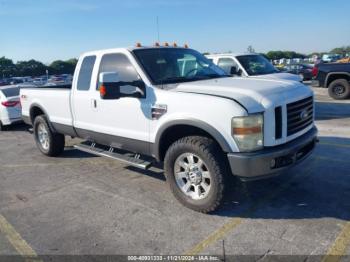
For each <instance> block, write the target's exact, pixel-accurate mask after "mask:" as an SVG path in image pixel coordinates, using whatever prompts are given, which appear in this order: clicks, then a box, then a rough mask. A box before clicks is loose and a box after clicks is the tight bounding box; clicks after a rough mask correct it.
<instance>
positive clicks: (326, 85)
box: [324, 72, 350, 87]
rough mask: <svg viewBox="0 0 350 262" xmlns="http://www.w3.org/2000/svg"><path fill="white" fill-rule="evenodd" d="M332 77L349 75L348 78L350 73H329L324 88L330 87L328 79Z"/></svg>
mask: <svg viewBox="0 0 350 262" xmlns="http://www.w3.org/2000/svg"><path fill="white" fill-rule="evenodd" d="M332 75H347V76H349V77H350V73H348V72H331V73H328V74H327V76H326V79H325V81H324V87H328V86H329V83H328V79H329V77H330V76H332Z"/></svg>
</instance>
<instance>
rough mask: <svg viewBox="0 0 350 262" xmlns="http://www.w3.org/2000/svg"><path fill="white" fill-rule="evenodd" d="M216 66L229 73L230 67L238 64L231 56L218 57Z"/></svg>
mask: <svg viewBox="0 0 350 262" xmlns="http://www.w3.org/2000/svg"><path fill="white" fill-rule="evenodd" d="M218 66H219V67H221V68H222V69H223V70H224V71H225V72H226V74H231V67H236V68H238V65H237V64H236V62H235V61H233V59H232V58H220V59H219V61H218Z"/></svg>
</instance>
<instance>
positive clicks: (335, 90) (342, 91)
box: [328, 79, 350, 100]
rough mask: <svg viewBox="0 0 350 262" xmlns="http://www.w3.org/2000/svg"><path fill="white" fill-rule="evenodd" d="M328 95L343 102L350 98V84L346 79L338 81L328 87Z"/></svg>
mask: <svg viewBox="0 0 350 262" xmlns="http://www.w3.org/2000/svg"><path fill="white" fill-rule="evenodd" d="M328 94H329V96H330V97H332V98H333V99H337V100H342V99H346V98H349V97H350V84H349V82H348V80H346V79H336V80H334V81H332V82H331V83H330V84H329V86H328Z"/></svg>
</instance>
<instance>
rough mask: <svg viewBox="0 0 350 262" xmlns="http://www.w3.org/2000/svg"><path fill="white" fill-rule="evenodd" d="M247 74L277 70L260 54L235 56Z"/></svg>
mask: <svg viewBox="0 0 350 262" xmlns="http://www.w3.org/2000/svg"><path fill="white" fill-rule="evenodd" d="M237 59H238V61H239V62H240V63H241V65H242V66H243V68H244V69H245V71H247V73H248V75H253V76H255V75H266V74H273V73H278V72H279V71H278V70H277V69H276V68H275V67H274V66H273V65H272V64H271V63H270V62H269V60H267V59H266V58H265V57H263V56H261V55H241V56H237Z"/></svg>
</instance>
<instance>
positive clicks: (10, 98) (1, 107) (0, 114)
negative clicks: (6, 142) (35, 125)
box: [0, 86, 22, 131]
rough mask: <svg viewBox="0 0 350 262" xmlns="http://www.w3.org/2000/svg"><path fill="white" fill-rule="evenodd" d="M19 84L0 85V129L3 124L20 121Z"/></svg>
mask: <svg viewBox="0 0 350 262" xmlns="http://www.w3.org/2000/svg"><path fill="white" fill-rule="evenodd" d="M19 90H20V87H19V86H2V87H0V131H1V130H3V127H4V126H7V125H11V124H14V123H16V122H21V121H22V112H21V103H20V99H19Z"/></svg>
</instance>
